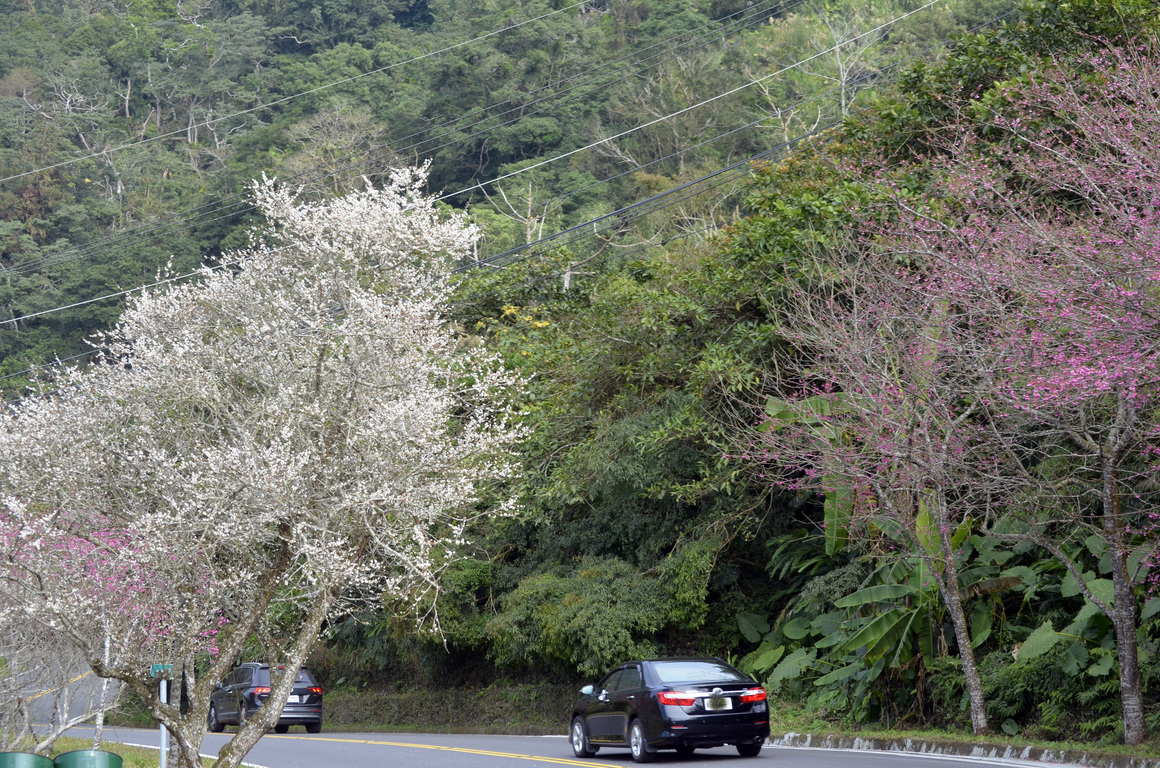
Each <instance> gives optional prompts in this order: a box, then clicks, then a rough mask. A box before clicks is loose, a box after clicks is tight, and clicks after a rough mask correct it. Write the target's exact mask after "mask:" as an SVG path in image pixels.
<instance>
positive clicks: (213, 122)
mask: <svg viewBox="0 0 1160 768" xmlns="http://www.w3.org/2000/svg"><path fill="white" fill-rule="evenodd" d="M586 2H587V0H580V2H577V3H573V4H572V5H569V6H566V7H564V8H558V9H556V10H554V11H549V12H548V13H545V14H543V15H541V16H536V17H535V18H531V19H525V20H523V21H521V22H519V23H518V24H512V25H510V26H507V27H504V28H502V29H497V30H493V31H491V32H488V33H486V34H483V35H480V36H478V37H474V38H472V39H471V40H464V41H462V42H458V43H455V44H454V45H449V46H447V47H445V48H440V49H439V50H437V51H430V52H429V53H424V54H423V55H422V56H415V57H412V58H410V59H406V60H404V61H397V62H395V63H394V64H388V65H387V66H385V67H379V68H378V69H372V70H368V71H366V72H360V73H359V74H357V75H352V76H350V77H344V78H342V79H341V80H335V81H333V82H329V83H324V84H322V85H319V86H316V87H314V88H310V89H308V90H305V91H302V92H301V93H295V94H291V95H290V96H283V97H282V98H280V99H275V100H274V101H270V102H267V103H265V104H259V105H257V106H255V107H250V108H249V109H243V110H240V111H238V112H232V113H230V114H228V115H222V116H221V117H219V118H216V119H213V120H207V121H205V122H204V123H193V124H191V125H190V126H187V127H186V128H182V129H180V130H175V131H170V132H169V133H162V134H158V135H157V136H151V137H149V138H148V139H142V140H141V141H134V142H130V143H128V144H122V145H120V146H117V147H112V148H110V149H107V150H105V151H103V152H93V153H90V154H88V155H84V156H82V157H74V158H71V159H69V160H62V161H61V162H59V163H54V164H52V165H46V166H44V167H42V168H33V169H32V170H30V171H24V172H23V173H18V174H15V175H14V176H6V177H4V178H0V183H3V182H6V181H12V180H13V179H19V178H23V177H25V176H30V175H32V174H34V173H43V172H44V171H51V170H55V169H56V168H61V167H63V166H66V165H73V164H75V163H79V162H81V161H83V160H94V159H96V158H98V157H102V156H104V155H106V154H108V153H110V152H119V151H121V150H122V149H129V148H130V147H138V146H141V145H142V144H149V143H151V142H154V141H158V140H160V139H165V138H169V137H170V136H177V135H179V134H182V133H185V132H186V131H188V130H190V129H192V128H205V127H208V126H211V125H216V124H217V123H220V122H222V121H223V120H229V119H232V118H235V117H241V116H242V115H248V114H251V113H253V112H257V111H259V110H262V109H268V108H270V107H274V106H277V105H279V104H285V103H286V102H288V101H293V100H294V99H298V98H301V97H303V96H309V95H310V94H312V93H318V92H319V91H324V90H326V89H328V88H333V87H335V86H338V85H346V84H347V83H352V82H354V81H355V80H361V79H362V78H364V77H370V76H371V75H377V74H381V73H383V72H387V71H388V70H392V69H395V68H396V67H401V66H404V65H406V64H413V63H415V62H417V61H422V60H423V59H427V58H430V57H432V56H438V55H440V54H443V53H447V52H448V51H454V50H456V49H458V48H462V47H464V46H466V45H470V44H472V43H477V42H479V41H480V40H486V39H487V38H489V37H495V36H496V35H500V34H503V33H504V32H510V31H511V30H513V29H519V28H520V27H522V26H524V25H525V24H531V23H532V22H533V21H541V20H543V19H546V18H548V17H549V16H554V15H556V14H557V13H563V12H565V11H570V10H572V9H574V8H579V7H580V6H582V5H584V4H585V3H586Z"/></svg>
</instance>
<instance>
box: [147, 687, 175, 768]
mask: <svg viewBox="0 0 1160 768" xmlns="http://www.w3.org/2000/svg"><path fill="white" fill-rule="evenodd" d="M172 673H173V665H172V664H152V665H150V667H149V676H150V677H158V676H160V677H161V688H160V690H159V691H158V692H159V693H160V694H161V703H162V704H168V703H169V675H171V674H172ZM159 727H160V728H161V744H160V747H161V765H160V768H166V766H167V764H168V762H169V731H168V730H167V729H166V727H165V724H164V723H161V724H160V725H159Z"/></svg>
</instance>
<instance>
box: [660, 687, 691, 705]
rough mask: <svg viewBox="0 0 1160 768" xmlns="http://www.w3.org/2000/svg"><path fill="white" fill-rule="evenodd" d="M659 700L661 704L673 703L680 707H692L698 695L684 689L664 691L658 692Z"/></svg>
mask: <svg viewBox="0 0 1160 768" xmlns="http://www.w3.org/2000/svg"><path fill="white" fill-rule="evenodd" d="M657 701H659V702H660V703H661V704H672V705H674V706H678V707H691V706H693V704H695V703H696V702H697V697H696V696H695V695H694V694H692V693H686V692H684V691H662V692H661V693H658V694H657Z"/></svg>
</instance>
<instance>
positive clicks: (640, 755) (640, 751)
mask: <svg viewBox="0 0 1160 768" xmlns="http://www.w3.org/2000/svg"><path fill="white" fill-rule="evenodd" d="M628 750H629V751H630V752H632V761H633V762H634V763H651V762H652V761H653V760H656V759H657V753H656V752H649V751H648V742H647V741H645V740H644V728H643V727H641V724H640V720H633V721H632V727H631V728H629V730H628Z"/></svg>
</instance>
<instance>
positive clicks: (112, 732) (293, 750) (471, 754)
mask: <svg viewBox="0 0 1160 768" xmlns="http://www.w3.org/2000/svg"><path fill="white" fill-rule="evenodd" d="M74 733H75V735H83V729H77V730H76V731H74ZM88 733H89V734H91V733H92V729H91V728H89V729H88ZM105 735H106V738H108V739H109V740H110V741H118V742H122V743H127V744H139V745H141V746H149V747H153V748H156V747H157V731H146V730H140V729H128V728H106V729H105ZM228 739H229V734H228V733H226V734H212V733H211V734H207V735H206V738H205V741H204V742H203V743H202V751H203V752H204V753H205V754H208V755H213V754H217V750H218V749H220V748H221V746H222V745H223V744H225V743H226V741H227V740H228ZM246 760H247V762H248V763H250V764H253V765H259V766H265V768H364V766H406V768H517V766H518V768H532V766H537V765H539V766H550V765H574V766H587V767H588V768H599V767H600V766H605V768H628V766H631V765H633V763H632V760H631V759H630V758H629V755H628V750H625V749H607V748H605V749H603V750H601V752H600V754H599V755H597V756H596V757H594V758H589V759H586V760H577V759H575V758H574V757H573V756H572V749H571V747H570V746H569V745H568V740H567V738H566V737H564V736H562V735H561V736H485V735H465V734H414V733H407V734H398V733H325V732H324V733H321V734H317V735H308V734H304V733H301V732H300V731H298V730H297V729H295V731H292V732H291V733H288V734H286V735H278V734H268V735H267V736H265V737H263V738H262V740H261V741H259V742H258V744H257V746H255V747H254V749H253V750H251V752H250V754H249V756H248V757H247V758H246ZM655 765H657V766H663V765H674V766H675V765H680V766H682V768H694V767H695V766H716V767H717V768H725V767H726V766H735V767H736V768H746V767H747V766H752V768H759V767H760V766H775V765H782V766H792V767H793V768H987V767H993V766H1006V767H1007V768H1013V766H1033V765H1040V764H1038V763H1030V762H1026V761H1016V760H970V759H964V758H949V757H941V756H934V755H910V754H900V753H889V752H853V751H842V750H823V749H801V748H793V747H770V746H767V747H766V748H765V749H763V750H762V751H761V754H760V755H759V756H757V757H756V758H742V757H738V755H737V751H736V750H734V749H733V748H732V747H723V748H720V749H709V750H703V751H702V750H698V751H697V752H696V753H694V754H692V755H689V756H680V755H677V754H676V753H674V752H661V753H659V754H658V755H657V761H656V763H655Z"/></svg>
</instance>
